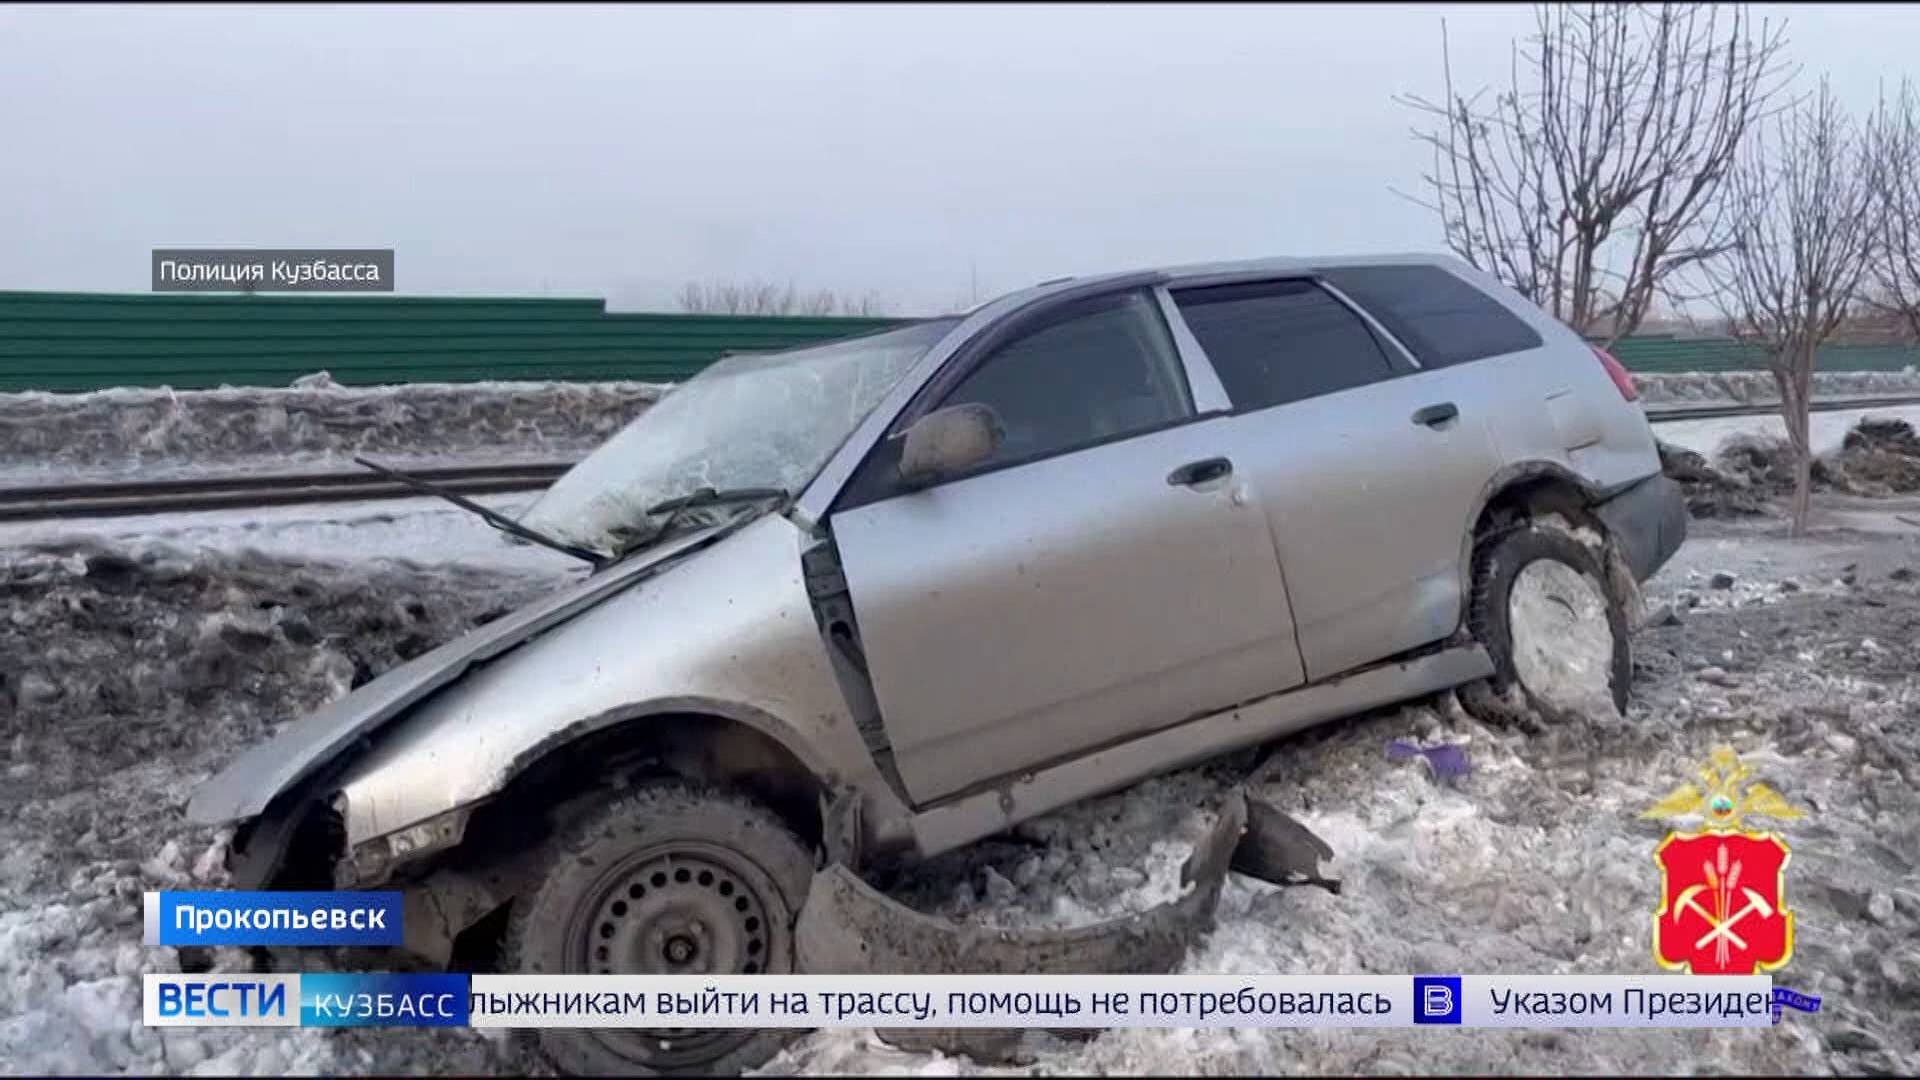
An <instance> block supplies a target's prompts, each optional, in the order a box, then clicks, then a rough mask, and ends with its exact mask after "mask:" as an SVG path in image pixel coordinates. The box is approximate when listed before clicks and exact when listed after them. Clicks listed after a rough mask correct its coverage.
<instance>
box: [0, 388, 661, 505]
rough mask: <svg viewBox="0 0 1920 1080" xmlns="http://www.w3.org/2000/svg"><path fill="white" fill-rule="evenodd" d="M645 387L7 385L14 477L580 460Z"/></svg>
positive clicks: (5, 453) (3, 404)
mask: <svg viewBox="0 0 1920 1080" xmlns="http://www.w3.org/2000/svg"><path fill="white" fill-rule="evenodd" d="M664 389H665V388H664V387H662V386H660V385H657V384H653V383H636V382H600V383H569V382H543V383H530V382H476V383H413V384H408V385H404V386H376V387H343V386H338V385H335V384H332V383H330V382H326V381H313V382H310V383H308V384H307V385H300V386H294V387H289V388H284V389H280V388H257V389H255V388H229V389H221V390H191V391H179V392H175V391H172V390H168V389H165V388H161V389H122V390H102V391H98V392H96V393H90V394H46V393H26V394H0V483H4V484H10V485H24V484H32V483H61V482H70V481H75V480H80V479H92V480H105V479H111V478H124V477H127V476H132V475H139V476H141V477H143V478H158V477H162V476H168V477H172V476H193V475H202V474H206V473H210V472H218V473H223V474H224V473H230V472H268V471H271V472H289V471H321V470H351V469H352V468H353V467H354V466H353V463H352V459H353V456H354V455H355V454H368V455H373V456H376V457H381V458H385V459H391V460H392V461H393V462H394V463H396V464H399V465H402V466H403V467H404V466H414V467H420V466H424V465H431V464H446V463H449V462H452V463H462V464H480V463H489V462H493V463H500V462H530V461H555V460H567V459H570V458H573V457H577V456H579V455H582V454H585V453H586V452H588V451H589V450H591V449H593V448H594V447H595V446H598V445H599V444H600V443H601V442H603V441H605V440H606V438H607V437H608V436H610V435H612V434H613V433H614V432H616V431H618V430H620V428H622V427H624V426H625V425H626V423H627V421H629V420H631V419H632V418H633V417H635V416H638V415H639V414H640V413H641V412H644V411H645V410H646V408H647V406H648V405H650V404H651V403H653V402H654V401H655V400H657V399H658V398H659V396H660V394H661V393H662V392H663V391H664Z"/></svg>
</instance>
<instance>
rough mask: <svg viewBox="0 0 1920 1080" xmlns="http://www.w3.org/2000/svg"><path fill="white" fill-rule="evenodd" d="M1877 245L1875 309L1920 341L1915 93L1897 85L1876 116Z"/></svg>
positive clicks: (1919, 104)
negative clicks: (1894, 318) (1896, 318)
mask: <svg viewBox="0 0 1920 1080" xmlns="http://www.w3.org/2000/svg"><path fill="white" fill-rule="evenodd" d="M1880 138H1881V148H1882V156H1881V171H1880V185H1879V194H1880V202H1881V212H1880V221H1881V244H1880V250H1879V253H1878V257H1877V258H1876V259H1875V260H1874V284H1875V286H1876V291H1877V294H1878V295H1877V296H1875V297H1874V298H1873V299H1872V301H1871V302H1872V303H1873V305H1874V306H1875V307H1877V308H1879V309H1881V310H1882V311H1886V312H1890V313H1892V314H1894V315H1897V316H1899V318H1900V319H1901V320H1902V321H1903V322H1905V324H1906V330H1907V333H1908V335H1909V336H1910V337H1912V338H1916V339H1920V94H1916V92H1915V90H1914V87H1913V84H1912V83H1910V82H1907V81H1905V80H1902V81H1901V83H1900V93H1899V96H1897V97H1895V98H1894V99H1893V102H1892V104H1891V105H1888V106H1886V107H1885V108H1884V109H1883V112H1882V115H1881V127H1880Z"/></svg>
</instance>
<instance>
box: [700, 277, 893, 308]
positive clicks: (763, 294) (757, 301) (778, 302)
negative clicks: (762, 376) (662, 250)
mask: <svg viewBox="0 0 1920 1080" xmlns="http://www.w3.org/2000/svg"><path fill="white" fill-rule="evenodd" d="M675 301H676V302H677V303H678V304H679V306H680V310H681V311H684V312H687V313H689V314H695V315H852V316H877V315H882V314H885V309H886V304H885V302H884V301H882V300H881V298H880V294H879V293H876V292H866V293H862V294H860V295H857V296H856V295H846V296H843V295H841V294H839V293H836V292H834V291H833V290H831V289H815V290H813V291H810V292H805V293H803V292H801V291H799V290H798V289H796V288H794V286H793V285H792V283H788V284H786V285H775V284H773V283H771V282H766V281H759V280H754V281H745V282H707V283H704V284H703V283H701V282H688V283H687V284H685V285H682V286H681V287H680V291H679V293H678V294H677V295H676V296H675Z"/></svg>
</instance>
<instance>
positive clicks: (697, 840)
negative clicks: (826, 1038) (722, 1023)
mask: <svg viewBox="0 0 1920 1080" xmlns="http://www.w3.org/2000/svg"><path fill="white" fill-rule="evenodd" d="M812 873H813V859H812V857H811V856H810V855H809V854H808V852H807V849H806V848H805V847H804V846H803V845H802V844H801V842H800V840H799V839H798V838H797V837H795V836H794V835H793V833H792V832H791V831H790V830H789V829H788V828H787V827H786V825H785V824H784V823H782V822H781V821H780V819H779V818H777V817H775V816H774V815H773V814H772V813H771V812H769V811H768V810H766V809H765V808H764V807H761V806H759V805H758V804H756V803H753V802H750V801H748V800H746V799H743V798H740V797H737V796H734V795H730V794H725V793H721V792H715V791H706V790H701V789H698V788H693V787H689V786H686V785H682V784H678V783H667V784H660V785H656V786H652V787H647V788H643V789H641V790H640V791H638V792H635V793H631V794H628V795H625V796H620V797H610V800H609V801H608V803H607V804H606V805H605V806H603V807H601V808H600V809H598V810H595V811H593V812H591V813H589V814H587V815H586V816H585V817H584V818H583V819H581V820H580V821H579V822H578V823H577V824H575V825H574V826H572V827H571V828H569V829H568V830H567V831H566V832H564V833H563V834H562V835H560V836H559V837H557V838H556V839H555V840H554V841H553V845H552V848H551V854H550V856H549V860H548V864H547V867H546V874H545V878H544V882H543V884H542V885H541V887H540V889H539V890H538V891H537V892H536V893H535V894H534V895H533V896H532V897H531V898H530V899H527V900H525V901H523V902H522V903H521V904H516V905H515V907H516V910H515V912H514V916H513V921H512V924H511V926H510V928H509V931H508V948H509V950H510V952H509V954H508V969H509V970H515V971H520V972H523V973H526V974H560V973H576V972H577V973H592V974H613V975H681V974H689V975H741V974H744V975H753V974H760V973H775V974H779V973H785V972H790V971H792V970H793V955H794V951H793V926H794V921H795V919H796V917H797V916H798V914H799V911H800V905H801V904H802V903H803V902H804V901H805V898H806V891H807V885H808V882H809V880H810V878H811V876H812ZM794 1034H797V1033H796V1032H791V1031H779V1030H769V1031H757V1030H746V1029H722V1028H709V1029H704V1030H698V1029H637V1028H636V1029H624V1028H601V1029H592V1028H571V1029H569V1028H553V1029H547V1030H544V1031H542V1032H540V1036H539V1041H540V1048H541V1050H542V1051H543V1052H544V1053H545V1054H546V1056H547V1057H549V1058H550V1059H551V1060H552V1061H553V1063H554V1064H555V1065H556V1066H558V1068H559V1069H560V1070H561V1071H562V1072H568V1073H592V1074H629V1075H630V1074H634V1073H643V1074H652V1075H674V1074H681V1073H703V1074H711V1073H735V1072H739V1071H741V1070H743V1069H749V1068H752V1067H753V1066H755V1065H759V1064H761V1063H762V1062H764V1061H766V1060H767V1059H768V1058H770V1057H772V1056H773V1055H774V1053H776V1052H777V1051H778V1050H779V1049H780V1046H781V1044H782V1043H784V1042H785V1041H786V1039H787V1038H789V1037H790V1036H792V1035H794Z"/></svg>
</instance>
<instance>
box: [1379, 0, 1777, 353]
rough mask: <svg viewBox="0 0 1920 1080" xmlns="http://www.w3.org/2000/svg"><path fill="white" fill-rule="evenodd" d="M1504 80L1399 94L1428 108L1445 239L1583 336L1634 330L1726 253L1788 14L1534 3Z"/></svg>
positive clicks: (1447, 66) (1431, 203)
mask: <svg viewBox="0 0 1920 1080" xmlns="http://www.w3.org/2000/svg"><path fill="white" fill-rule="evenodd" d="M1535 27H1536V32H1535V34H1534V35H1533V37H1531V38H1530V39H1528V40H1527V41H1526V42H1524V43H1521V42H1516V43H1515V45H1514V49H1513V54H1512V58H1511V61H1510V76H1509V78H1510V82H1509V85H1508V87H1507V88H1506V89H1504V90H1501V91H1498V92H1496V93H1494V94H1492V96H1491V100H1489V99H1488V94H1487V91H1485V90H1480V91H1476V92H1474V93H1472V94H1463V93H1460V92H1459V91H1457V90H1456V89H1455V86H1454V82H1453V63H1452V57H1451V55H1450V53H1449V50H1448V46H1447V40H1446V26H1445V23H1444V22H1443V23H1442V24H1441V52H1442V57H1443V60H1444V67H1443V71H1444V81H1445V98H1444V99H1443V100H1442V101H1439V102H1434V101H1431V100H1428V99H1425V98H1421V97H1417V96H1411V95H1408V96H1402V97H1400V98H1399V99H1398V100H1399V101H1400V102H1401V103H1402V104H1404V105H1407V106H1409V107H1411V108H1413V109H1415V110H1417V111H1418V112H1420V113H1422V114H1424V115H1425V116H1427V117H1428V118H1429V121H1430V124H1431V126H1429V127H1426V128H1424V129H1418V128H1417V129H1416V130H1415V132H1414V134H1415V137H1416V138H1418V139H1420V140H1421V141H1422V142H1424V143H1426V144H1427V145H1429V146H1430V147H1431V148H1432V150H1433V169H1432V171H1431V172H1430V173H1427V174H1426V175H1425V176H1423V177H1422V180H1423V182H1424V188H1425V192H1426V194H1425V196H1424V197H1418V196H1410V197H1411V198H1413V199H1414V201H1415V202H1418V203H1420V204H1421V205H1423V206H1426V207H1428V208H1429V209H1431V210H1433V211H1435V212H1436V213H1437V214H1438V215H1439V216H1440V220H1441V224H1442V227H1443V228H1444V230H1445V233H1446V240H1447V244H1448V246H1449V247H1451V248H1452V249H1453V251H1454V252H1455V253H1456V254H1458V255H1459V256H1460V257H1461V258H1463V259H1465V260H1466V261H1468V262H1470V263H1472V264H1474V265H1475V266H1477V267H1479V268H1480V269H1482V270H1485V271H1487V272H1489V273H1491V274H1493V275H1494V276H1496V277H1498V278H1500V279H1501V280H1503V281H1505V282H1506V283H1507V284H1509V285H1511V286H1513V288H1515V289H1516V290H1518V291H1519V292H1520V293H1521V294H1522V295H1524V296H1526V297H1527V298H1528V299H1530V300H1532V301H1534V302H1535V303H1537V304H1539V305H1540V306H1541V307H1543V308H1545V309H1546V310H1547V311H1549V312H1550V313H1552V314H1553V315H1554V316H1555V317H1556V318H1558V319H1560V320H1561V321H1563V322H1565V323H1567V324H1568V325H1570V326H1572V327H1573V328H1574V329H1576V330H1578V331H1580V332H1581V333H1584V334H1589V335H1592V336H1598V337H1603V338H1605V339H1606V340H1607V341H1608V342H1609V343H1611V342H1612V341H1613V340H1614V339H1616V338H1619V337H1621V336H1624V335H1626V334H1630V333H1632V332H1633V331H1634V330H1635V329H1636V328H1637V327H1638V326H1639V324H1640V322H1641V320H1642V319H1644V318H1645V317H1646V314H1647V311H1648V310H1649V308H1651V307H1652V305H1653V303H1654V301H1655V299H1656V298H1657V297H1661V296H1666V297H1668V298H1669V299H1671V300H1674V301H1675V302H1679V301H1680V299H1681V298H1680V297H1678V295H1677V293H1676V291H1675V290H1676V287H1677V286H1678V285H1679V284H1680V281H1681V280H1682V279H1681V278H1680V277H1679V276H1677V275H1678V273H1679V271H1681V270H1682V269H1684V268H1685V267H1687V266H1689V265H1692V264H1695V263H1697V262H1699V261H1700V260H1702V259H1706V258H1709V257H1711V256H1713V255H1714V254H1716V253H1717V252H1719V251H1721V250H1723V249H1724V247H1725V245H1726V242H1727V238H1726V226H1727V222H1726V221H1725V219H1724V216H1723V215H1722V214H1721V209H1722V204H1721V195H1722V187H1723V182H1724V180H1725V178H1726V174H1727V171H1728V169H1729V167H1730V166H1731V165H1732V163H1733V161H1734V159H1735V156H1736V153H1737V151H1738V149H1739V147H1740V144H1741V142H1742V140H1743V139H1744V138H1745V137H1746V135H1747V132H1748V130H1749V129H1750V128H1752V127H1753V126H1754V124H1755V123H1756V122H1757V121H1759V120H1760V119H1761V118H1762V117H1763V116H1765V115H1766V112H1767V109H1768V108H1769V103H1770V102H1772V101H1773V100H1774V99H1775V98H1776V96H1777V95H1778V93H1779V92H1780V90H1781V89H1782V88H1783V87H1784V86H1785V85H1786V83H1787V81H1788V80H1789V79H1790V77H1791V72H1789V71H1787V70H1786V69H1785V65H1784V63H1783V61H1782V55H1783V52H1782V50H1783V49H1784V47H1785V40H1786V39H1785V34H1784V29H1785V27H1784V24H1775V23H1773V22H1771V21H1762V22H1760V23H1759V24H1758V25H1757V26H1756V25H1755V23H1754V20H1753V18H1752V17H1751V16H1750V15H1749V14H1748V12H1747V10H1746V8H1745V7H1744V6H1740V5H1736V6H1732V7H1725V6H1721V5H1715V4H1674V5H1658V6H1655V5H1616V4H1593V5H1587V6H1572V5H1541V6H1539V7H1537V8H1536V9H1535Z"/></svg>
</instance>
